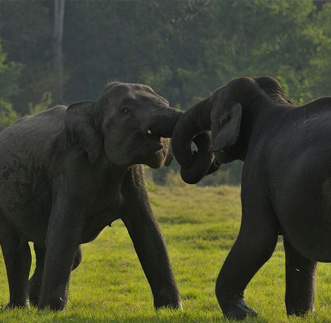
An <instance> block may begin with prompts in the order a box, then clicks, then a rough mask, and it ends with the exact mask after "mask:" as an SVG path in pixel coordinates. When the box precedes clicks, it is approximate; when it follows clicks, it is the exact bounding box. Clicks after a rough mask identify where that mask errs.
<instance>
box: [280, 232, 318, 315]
mask: <svg viewBox="0 0 331 323" xmlns="http://www.w3.org/2000/svg"><path fill="white" fill-rule="evenodd" d="M284 248H285V257H286V295H285V304H286V310H287V314H288V315H293V314H294V315H304V314H306V313H308V312H310V311H312V310H314V302H315V286H316V270H317V262H316V261H313V260H310V259H307V258H306V257H304V256H302V255H301V254H300V253H299V252H298V251H296V250H295V249H294V248H293V246H292V245H291V244H290V243H289V242H288V240H287V239H286V238H285V237H284Z"/></svg>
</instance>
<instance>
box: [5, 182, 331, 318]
mask: <svg viewBox="0 0 331 323" xmlns="http://www.w3.org/2000/svg"><path fill="white" fill-rule="evenodd" d="M149 191H150V198H151V201H152V207H153V210H154V213H155V215H156V217H157V219H158V222H159V225H160V227H161V230H162V232H163V235H164V237H165V240H166V243H167V246H168V251H169V255H170V258H171V263H172V266H173V270H174V273H175V276H176V279H177V283H178V287H179V289H180V292H181V296H182V303H183V308H184V309H183V311H172V310H169V309H163V310H160V311H157V312H156V311H154V309H153V299H152V294H151V291H150V288H149V285H148V283H147V280H146V278H145V276H144V274H143V271H142V269H141V266H140V264H139V261H138V258H137V256H136V254H135V252H134V249H133V246H132V243H131V240H130V238H129V236H128V233H127V231H126V228H125V227H124V225H123V224H122V222H121V221H116V222H115V223H114V224H113V225H112V227H111V228H106V229H105V230H104V231H103V232H102V234H101V235H100V236H99V238H98V239H97V240H96V241H94V242H92V243H89V244H86V245H84V246H83V261H82V263H81V265H80V266H79V267H78V268H77V269H76V270H75V271H74V272H73V273H72V276H71V283H70V292H69V302H68V306H67V308H66V310H65V312H61V313H57V312H50V311H37V310H36V309H35V308H29V309H15V310H4V306H5V305H6V304H7V302H8V286H7V278H6V273H5V266H4V263H3V260H2V258H1V261H0V288H1V293H0V306H1V308H2V310H1V311H0V322H9V321H21V322H50V321H56V322H220V321H226V320H225V319H224V318H223V316H222V313H221V310H220V308H219V306H218V304H217V300H216V297H215V292H214V288H215V281H216V277H217V275H218V272H219V270H220V268H221V266H222V264H223V262H224V260H225V257H226V255H227V254H228V252H229V249H230V248H231V246H232V245H233V243H234V241H235V238H236V236H237V233H238V230H239V226H240V215H241V207H240V198H239V195H240V189H239V187H228V186H221V187H213V188H207V187H197V186H188V185H183V186H181V187H179V186H176V187H158V186H153V187H152V186H150V188H149ZM284 272H285V270H284V252H283V247H282V243H281V241H279V242H278V244H277V248H276V250H275V252H274V255H273V256H272V258H271V259H270V260H269V261H268V262H267V264H266V265H265V266H264V267H262V269H261V270H260V271H259V272H258V273H257V275H256V276H255V277H254V278H253V280H252V281H251V283H250V284H249V285H248V288H247V290H246V293H245V298H246V300H247V302H248V304H249V305H250V306H252V307H253V308H254V309H255V310H256V311H257V312H258V313H259V317H258V318H257V319H252V318H249V319H247V321H248V322H288V321H289V322H329V321H331V305H330V298H331V286H330V285H331V267H330V266H328V265H326V264H321V265H320V266H319V272H318V282H317V301H316V312H315V313H314V314H310V315H308V316H306V317H305V318H303V319H298V318H287V316H286V312H285V305H284V290H285V277H284Z"/></svg>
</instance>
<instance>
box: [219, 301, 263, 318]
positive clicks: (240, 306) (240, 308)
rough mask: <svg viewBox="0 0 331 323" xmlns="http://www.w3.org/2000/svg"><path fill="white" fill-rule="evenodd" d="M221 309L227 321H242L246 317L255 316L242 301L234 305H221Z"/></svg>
mask: <svg viewBox="0 0 331 323" xmlns="http://www.w3.org/2000/svg"><path fill="white" fill-rule="evenodd" d="M221 308H222V311H223V314H224V316H225V317H226V318H227V319H235V320H244V319H245V318H246V317H247V316H252V317H256V316H257V313H256V312H255V311H254V310H253V309H252V308H250V307H249V306H248V305H247V304H246V302H245V301H244V300H243V299H242V300H241V301H240V302H236V303H234V304H226V305H223V306H221Z"/></svg>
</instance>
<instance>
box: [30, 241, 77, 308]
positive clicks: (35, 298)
mask: <svg viewBox="0 0 331 323" xmlns="http://www.w3.org/2000/svg"><path fill="white" fill-rule="evenodd" d="M34 250H35V253H36V269H35V271H34V273H33V275H32V277H31V278H30V280H29V299H30V304H31V305H34V306H37V305H38V302H39V296H40V291H41V283H42V278H43V273H44V262H45V254H46V250H45V248H40V247H38V246H37V245H34ZM81 260H82V251H81V247H80V246H79V247H78V248H77V250H76V252H75V256H74V260H73V262H72V266H71V270H74V269H76V268H77V267H78V266H79V264H80V262H81Z"/></svg>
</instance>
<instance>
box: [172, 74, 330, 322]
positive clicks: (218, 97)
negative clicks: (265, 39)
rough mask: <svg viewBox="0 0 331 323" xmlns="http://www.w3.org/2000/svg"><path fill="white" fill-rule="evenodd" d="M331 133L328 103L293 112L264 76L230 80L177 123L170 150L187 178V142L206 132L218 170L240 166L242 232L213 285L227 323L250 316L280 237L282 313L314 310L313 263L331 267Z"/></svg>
mask: <svg viewBox="0 0 331 323" xmlns="http://www.w3.org/2000/svg"><path fill="white" fill-rule="evenodd" d="M330 125H331V98H330V97H325V98H320V99H317V100H315V101H312V102H310V103H307V104H305V105H303V106H300V107H296V106H294V105H292V104H291V103H290V102H289V101H287V100H285V99H284V97H283V91H282V88H281V85H280V84H279V82H278V81H277V80H276V79H274V78H272V77H268V76H265V77H258V78H248V77H245V78H237V79H234V80H232V81H231V82H229V83H228V84H227V85H225V86H224V87H222V88H219V89H217V90H216V91H215V92H214V93H213V94H212V96H211V97H210V98H208V99H206V100H204V101H202V102H200V103H198V104H197V105H196V106H194V107H192V108H191V109H189V110H188V111H187V112H186V113H185V114H184V115H183V116H182V118H181V119H180V120H179V122H178V123H177V125H176V127H175V130H174V133H173V137H172V149H173V153H174V156H175V157H176V159H177V160H178V161H179V162H180V164H181V165H182V167H184V168H185V172H186V176H187V177H189V176H190V170H191V166H190V163H192V157H191V151H190V145H191V140H192V138H193V137H194V136H195V134H197V133H199V132H201V131H202V130H210V129H211V133H212V142H213V151H214V154H215V156H216V159H217V161H218V163H219V164H222V163H229V162H231V161H232V160H236V159H240V160H242V161H244V167H243V174H242V183H241V184H242V192H241V200H242V223H241V228H240V232H239V235H238V238H237V240H236V242H235V244H234V246H233V248H232V250H231V252H230V254H229V255H228V257H227V259H226V261H225V263H224V265H223V267H222V269H221V272H220V274H219V277H218V279H217V283H216V295H217V299H218V302H219V304H220V306H221V308H222V310H223V313H224V315H225V316H226V317H228V318H235V319H243V318H245V317H246V316H247V315H256V313H255V312H254V311H253V310H252V309H251V308H250V307H249V306H248V305H247V304H246V303H245V301H244V297H243V295H244V290H245V288H246V286H247V284H248V283H249V281H250V280H251V279H252V277H253V276H254V275H255V273H256V272H257V271H258V270H259V269H260V268H261V266H262V265H263V264H264V263H265V262H266V261H267V260H268V259H269V257H270V256H271V255H272V253H273V251H274V248H275V245H276V242H277V236H278V234H283V236H284V247H285V255H286V296H285V303H286V308H287V313H288V314H289V315H290V314H295V315H303V314H305V313H307V312H309V311H311V310H312V309H313V308H314V299H315V281H316V265H317V261H322V262H331V221H330V216H331V167H330V164H331V146H330V138H331V126H330ZM197 155H199V152H198V153H197ZM196 159H199V156H198V157H196ZM193 162H194V160H193ZM211 162H212V159H211V158H209V162H208V163H207V165H205V166H204V167H203V169H204V170H203V171H200V173H199V176H200V178H201V177H203V176H204V175H203V173H204V172H205V170H206V169H208V168H209V167H210V164H211ZM196 176H197V175H196V174H192V177H195V180H196V179H197V178H196Z"/></svg>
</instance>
